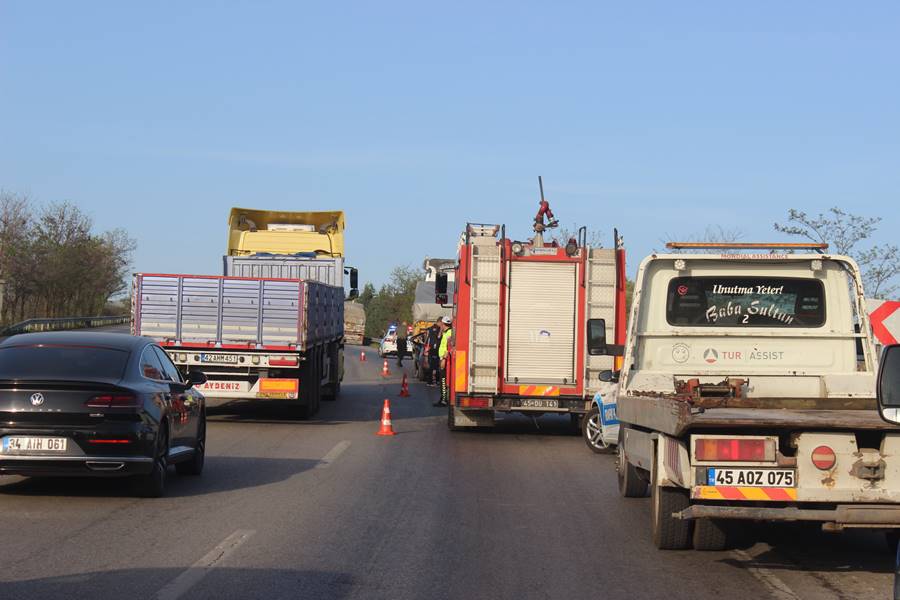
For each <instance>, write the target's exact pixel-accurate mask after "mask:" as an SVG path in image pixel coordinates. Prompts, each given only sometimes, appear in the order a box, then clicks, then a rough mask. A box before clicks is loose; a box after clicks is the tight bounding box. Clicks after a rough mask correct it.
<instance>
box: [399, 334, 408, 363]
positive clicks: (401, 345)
mask: <svg viewBox="0 0 900 600" xmlns="http://www.w3.org/2000/svg"><path fill="white" fill-rule="evenodd" d="M406 350H407V347H406V336H405V335H401V334H400V332H397V366H398V367H402V366H403V357H404V356H406Z"/></svg>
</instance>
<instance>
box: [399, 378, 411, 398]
mask: <svg viewBox="0 0 900 600" xmlns="http://www.w3.org/2000/svg"><path fill="white" fill-rule="evenodd" d="M400 397H401V398H408V397H409V383H408V382H407V381H406V373H404V374H403V382H402V383H401V384H400Z"/></svg>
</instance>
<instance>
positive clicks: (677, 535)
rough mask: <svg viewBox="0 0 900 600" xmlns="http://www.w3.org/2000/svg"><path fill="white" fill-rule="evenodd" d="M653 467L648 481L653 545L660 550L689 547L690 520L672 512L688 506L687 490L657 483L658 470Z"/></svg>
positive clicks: (689, 502)
mask: <svg viewBox="0 0 900 600" xmlns="http://www.w3.org/2000/svg"><path fill="white" fill-rule="evenodd" d="M655 464H656V457H655V456H654V467H653V475H652V481H651V482H650V529H651V531H652V534H653V545H654V546H656V547H657V548H659V549H660V550H684V549H686V548H690V547H691V525H692V523H691V521H687V520H683V519H676V518H675V517H673V516H672V513H677V512H681V511H683V510H684V509H686V508H687V507H688V506H690V504H691V501H690V498H688V494H687V490H683V489H681V488H672V487H663V486H661V485H659V482H658V477H659V474H658V473H657V471H658V470H659V469H658V468H656V466H655Z"/></svg>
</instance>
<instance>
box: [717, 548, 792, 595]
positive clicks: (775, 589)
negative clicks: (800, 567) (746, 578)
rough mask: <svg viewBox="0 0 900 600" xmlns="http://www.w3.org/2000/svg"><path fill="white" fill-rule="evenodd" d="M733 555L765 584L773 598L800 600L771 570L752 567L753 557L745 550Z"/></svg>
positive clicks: (732, 552)
mask: <svg viewBox="0 0 900 600" xmlns="http://www.w3.org/2000/svg"><path fill="white" fill-rule="evenodd" d="M731 554H732V556H734V557H736V558H737V559H738V560H739V561H741V562H742V563H744V565H743V566H744V568H745V569H747V571H748V572H749V573H750V574H751V575H753V577H754V578H756V580H757V581H759V582H760V583H761V584H763V587H764V588H766V590H767V591H768V592H769V594H771V595H772V597H773V598H776V599H777V600H800V596H798V595H797V594H795V593H794V590H792V589H791V588H790V587H788V584H786V583H785V582H783V581H782V580H781V579H779V578H778V576H777V575H775V573H774V572H773V571H772V570H771V569H766V568H765V567H754V566H752V565H753V560H754V559H753V557H752V556H750V555H749V554H747V553H746V552H744V551H743V550H732V551H731Z"/></svg>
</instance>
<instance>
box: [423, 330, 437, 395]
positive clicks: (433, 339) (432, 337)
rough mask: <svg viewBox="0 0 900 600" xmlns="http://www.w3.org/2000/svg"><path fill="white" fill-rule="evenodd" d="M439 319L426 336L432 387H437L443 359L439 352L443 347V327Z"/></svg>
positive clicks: (429, 383)
mask: <svg viewBox="0 0 900 600" xmlns="http://www.w3.org/2000/svg"><path fill="white" fill-rule="evenodd" d="M440 322H441V321H440V319H438V320H437V321H436V322H435V323H434V325H432V326H431V327H429V328H428V332H427V333H426V334H425V352H426V354H425V356H426V357H427V358H428V370H429V371H431V380H430V381H429V382H428V385H430V386H432V387H433V386H436V385H437V382H438V376H439V374H440V373H439V372H440V369H441V359H440V358H439V357H438V351H439V350H440V346H441V325H440Z"/></svg>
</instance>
